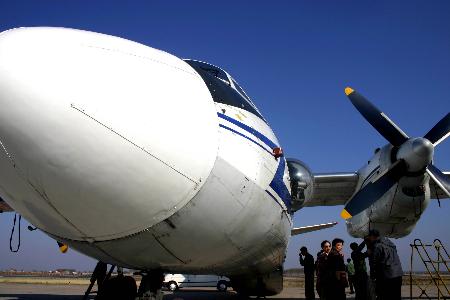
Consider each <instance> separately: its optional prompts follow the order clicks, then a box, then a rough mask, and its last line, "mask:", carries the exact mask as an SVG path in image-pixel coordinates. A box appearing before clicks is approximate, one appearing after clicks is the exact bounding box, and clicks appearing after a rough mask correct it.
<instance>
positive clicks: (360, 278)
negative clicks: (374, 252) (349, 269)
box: [350, 241, 369, 300]
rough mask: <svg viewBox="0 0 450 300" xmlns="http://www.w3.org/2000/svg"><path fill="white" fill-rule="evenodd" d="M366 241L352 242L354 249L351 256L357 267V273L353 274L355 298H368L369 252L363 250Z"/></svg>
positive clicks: (363, 299)
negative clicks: (367, 258)
mask: <svg viewBox="0 0 450 300" xmlns="http://www.w3.org/2000/svg"><path fill="white" fill-rule="evenodd" d="M365 246H366V243H365V242H364V241H363V242H362V243H361V244H359V245H358V244H357V243H355V242H353V243H351V244H350V249H352V253H351V257H352V261H353V266H354V267H355V275H354V276H353V285H354V286H355V300H366V299H369V297H368V286H367V284H368V276H367V267H366V257H368V254H367V252H364V253H363V252H362V250H363V249H364V247H365Z"/></svg>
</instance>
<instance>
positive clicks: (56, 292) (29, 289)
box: [0, 283, 437, 300]
mask: <svg viewBox="0 0 450 300" xmlns="http://www.w3.org/2000/svg"><path fill="white" fill-rule="evenodd" d="M86 288H87V286H86V285H81V284H75V285H57V284H30V283H28V284H23V283H0V300H47V299H48V300H81V299H82V297H83V295H84V292H85V291H86ZM419 294H420V290H419V289H415V290H414V295H413V296H414V298H415V299H418V298H417V297H418V296H419ZM429 294H430V296H436V290H435V291H434V293H433V291H431V292H430V293H429ZM304 295H305V294H304V289H303V288H301V287H286V288H284V290H283V292H282V293H281V294H278V295H276V296H272V297H267V298H269V299H279V300H281V299H296V300H303V299H304ZM402 295H403V299H410V297H409V286H408V285H404V286H403V287H402ZM89 299H94V295H92V296H91V297H90V298H89ZM163 299H164V300H238V299H239V300H241V299H242V298H240V297H239V296H238V295H237V294H236V293H235V292H234V291H232V290H231V291H227V292H218V291H217V290H215V289H214V288H183V289H180V290H179V291H177V292H174V293H172V292H169V291H165V292H164V297H163ZM316 299H317V298H316ZM347 299H354V297H353V295H349V294H348V295H347ZM435 299H437V297H436V298H435Z"/></svg>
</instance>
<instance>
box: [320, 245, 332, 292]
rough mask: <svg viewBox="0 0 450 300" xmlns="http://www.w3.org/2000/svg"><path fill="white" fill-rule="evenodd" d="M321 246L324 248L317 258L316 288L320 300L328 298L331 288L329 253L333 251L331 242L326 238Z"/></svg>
mask: <svg viewBox="0 0 450 300" xmlns="http://www.w3.org/2000/svg"><path fill="white" fill-rule="evenodd" d="M320 247H321V248H322V250H321V251H320V252H319V253H317V260H316V274H317V282H316V290H317V294H319V297H320V300H327V293H326V291H328V290H329V288H330V284H331V278H330V277H331V276H330V274H329V272H328V270H327V263H328V254H329V253H330V251H331V243H330V242H329V241H327V240H325V241H323V242H322V243H320ZM330 299H333V298H330Z"/></svg>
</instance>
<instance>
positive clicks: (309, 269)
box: [299, 247, 316, 300]
mask: <svg viewBox="0 0 450 300" xmlns="http://www.w3.org/2000/svg"><path fill="white" fill-rule="evenodd" d="M299 257H300V265H302V266H303V272H304V273H305V298H306V299H307V300H310V299H315V298H316V295H315V293H314V269H315V266H314V257H313V256H312V255H311V254H309V253H308V249H307V248H306V247H301V248H300V253H299Z"/></svg>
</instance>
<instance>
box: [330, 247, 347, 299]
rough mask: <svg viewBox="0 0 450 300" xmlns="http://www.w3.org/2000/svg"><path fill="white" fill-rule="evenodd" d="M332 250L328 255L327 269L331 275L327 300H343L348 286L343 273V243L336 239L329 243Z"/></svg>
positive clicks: (345, 275) (345, 274)
mask: <svg viewBox="0 0 450 300" xmlns="http://www.w3.org/2000/svg"><path fill="white" fill-rule="evenodd" d="M331 244H332V246H333V248H332V249H331V251H330V254H329V255H328V261H327V269H328V273H329V274H330V275H331V282H330V288H329V289H328V290H327V299H333V300H341V299H345V298H346V297H345V288H346V287H347V286H348V282H347V273H346V272H345V262H344V254H343V253H342V248H343V246H344V241H343V240H341V239H339V238H336V239H334V240H333V242H332V243H331Z"/></svg>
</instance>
